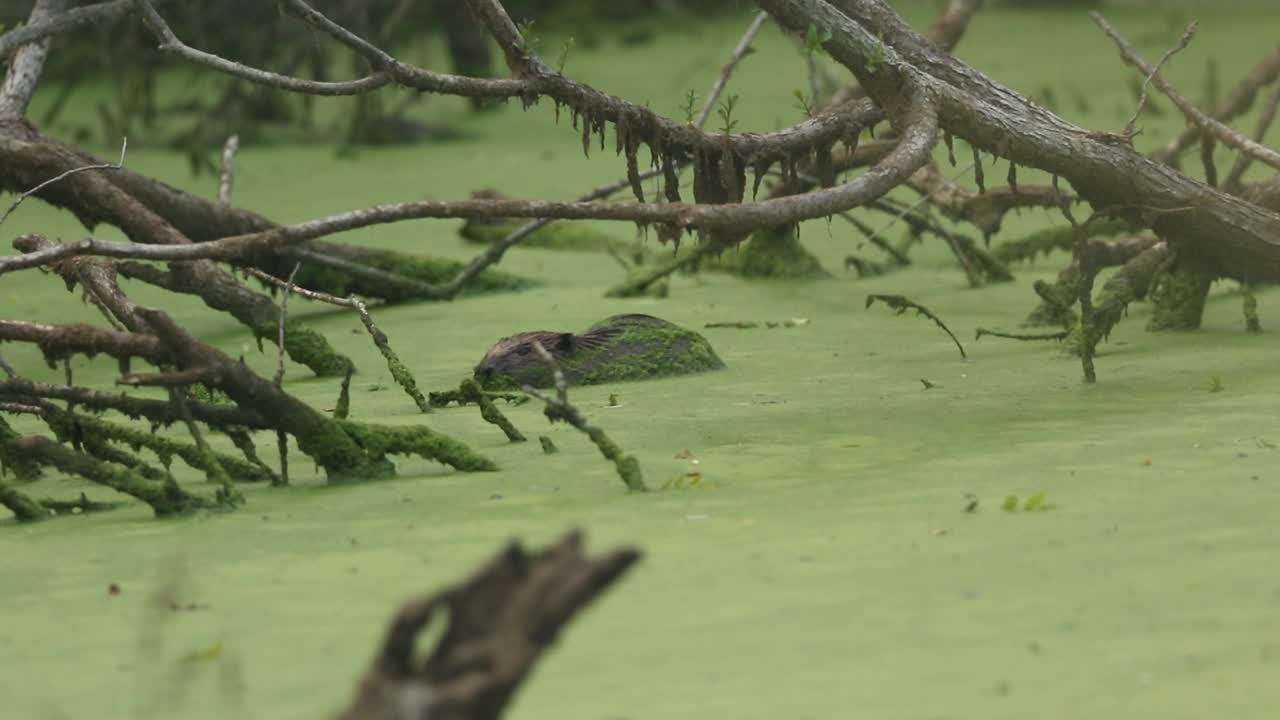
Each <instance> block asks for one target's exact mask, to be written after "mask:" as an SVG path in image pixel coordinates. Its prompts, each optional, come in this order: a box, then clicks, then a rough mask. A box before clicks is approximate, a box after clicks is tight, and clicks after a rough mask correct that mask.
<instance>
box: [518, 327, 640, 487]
mask: <svg viewBox="0 0 1280 720" xmlns="http://www.w3.org/2000/svg"><path fill="white" fill-rule="evenodd" d="M533 350H534V352H536V353H537V354H538V357H539V358H540V359H541V360H542V362H544V363H546V365H547V367H548V368H550V369H551V376H552V378H553V380H554V382H555V388H556V395H555V397H551V396H550V395H547V394H545V393H543V392H542V391H541V390H538V389H537V388H534V387H531V386H529V385H525V386H524V387H522V388H521V389H522V390H524V392H526V393H527V394H529V395H532V396H533V397H535V398H537V399H539V400H541V401H542V402H544V403H546V405H547V407H546V409H545V410H544V411H543V413H544V414H545V415H546V416H547V419H548V420H550V421H551V422H556V421H557V420H560V421H563V422H567V423H569V424H570V425H572V426H573V427H575V428H577V429H578V430H581V431H582V432H584V433H586V434H587V437H589V438H591V442H593V443H595V446H596V447H597V448H599V449H600V454H601V455H604V457H605V459H606V460H610V461H612V462H613V464H614V465H615V466H616V467H617V469H618V477H620V478H622V482H623V483H625V484H626V486H627V489H628V490H631V491H633V492H644V491H645V490H647V489H648V488H646V487H645V485H644V478H643V477H642V476H641V475H640V462H639V461H638V460H636V459H635V457H633V456H631V455H623V454H622V448H620V447H618V446H617V445H615V444H614V442H613V441H612V440H610V439H609V438H608V436H606V435H605V434H604V430H601V429H600V428H599V427H597V426H595V425H592V424H591V422H590V421H589V420H587V418H586V417H584V416H583V414H582V413H581V412H579V411H578V408H576V407H574V406H573V405H572V404H570V402H569V388H568V383H567V382H566V381H565V377H564V371H563V370H561V369H560V363H557V362H556V359H555V358H554V357H552V356H551V353H549V352H547V349H546V348H545V347H543V346H542V343H540V342H538V341H537V340H534V341H533Z"/></svg>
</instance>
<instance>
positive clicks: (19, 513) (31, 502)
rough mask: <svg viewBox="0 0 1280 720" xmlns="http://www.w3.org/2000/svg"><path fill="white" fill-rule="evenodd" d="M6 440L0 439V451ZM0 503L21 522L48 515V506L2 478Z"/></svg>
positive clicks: (1, 451)
mask: <svg viewBox="0 0 1280 720" xmlns="http://www.w3.org/2000/svg"><path fill="white" fill-rule="evenodd" d="M7 442H8V441H0V453H3V452H4V450H3V446H4V445H6V444H7ZM0 505H3V506H4V507H7V508H9V512H11V513H13V517H14V518H16V519H17V521H18V522H22V523H30V522H39V521H41V520H46V519H48V518H49V517H50V512H49V508H47V507H45V506H44V505H41V504H40V501H38V500H36V499H34V498H32V497H30V496H28V495H27V494H26V493H24V492H22V491H21V490H18V489H17V488H15V487H13V486H11V485H9V484H8V483H6V482H5V481H3V480H0Z"/></svg>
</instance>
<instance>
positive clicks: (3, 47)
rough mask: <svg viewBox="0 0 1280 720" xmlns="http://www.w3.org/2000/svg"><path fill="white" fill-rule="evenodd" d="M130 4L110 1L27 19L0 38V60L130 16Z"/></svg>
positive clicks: (125, 1) (130, 0)
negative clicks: (34, 45)
mask: <svg viewBox="0 0 1280 720" xmlns="http://www.w3.org/2000/svg"><path fill="white" fill-rule="evenodd" d="M133 11H134V8H133V0H112V1H111V2H104V3H98V4H97V5H86V6H84V7H78V8H72V9H71V10H67V11H66V12H64V13H61V14H58V15H55V16H53V17H52V18H48V19H45V20H44V21H42V22H33V21H32V20H30V19H28V21H27V23H26V24H25V25H23V26H22V27H19V28H15V29H13V30H10V31H9V32H7V33H5V34H3V35H0V58H3V57H5V56H7V55H8V54H9V53H11V52H13V51H14V50H15V49H16V48H18V47H21V46H22V45H27V44H29V43H33V42H36V41H38V40H43V39H45V38H47V37H50V36H53V35H65V34H67V33H69V32H72V31H74V30H79V29H80V28H83V27H88V26H90V25H98V24H101V23H103V22H106V21H108V20H114V19H116V18H119V17H123V16H125V15H128V14H129V13H132V12H133Z"/></svg>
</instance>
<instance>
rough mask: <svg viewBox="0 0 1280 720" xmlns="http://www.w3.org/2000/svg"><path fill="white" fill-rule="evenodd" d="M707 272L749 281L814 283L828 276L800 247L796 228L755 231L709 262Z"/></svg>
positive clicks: (782, 227) (803, 248) (785, 226)
mask: <svg viewBox="0 0 1280 720" xmlns="http://www.w3.org/2000/svg"><path fill="white" fill-rule="evenodd" d="M706 268H707V269H708V270H716V271H719V272H726V273H731V274H733V275H741V276H742V277H748V278H785V279H794V280H814V279H818V278H825V277H828V276H829V275H830V273H828V272H827V271H826V270H824V269H823V267H822V264H821V263H819V262H818V258H816V257H814V256H813V254H812V253H810V252H809V251H808V250H806V249H805V247H804V245H801V244H800V237H799V231H798V228H797V226H795V225H784V226H781V227H775V228H768V229H765V230H758V231H756V232H754V233H752V235H751V237H750V239H748V240H747V241H746V242H744V243H743V244H742V245H740V246H738V247H737V248H736V249H732V250H727V251H725V252H724V254H722V255H720V256H719V257H717V258H715V259H714V260H712V261H711V262H710V263H708V264H707V265H706Z"/></svg>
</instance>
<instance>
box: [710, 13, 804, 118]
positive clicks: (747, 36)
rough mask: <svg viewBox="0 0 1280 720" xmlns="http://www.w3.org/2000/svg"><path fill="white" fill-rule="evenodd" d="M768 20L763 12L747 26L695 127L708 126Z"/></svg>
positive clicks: (767, 16) (767, 14)
mask: <svg viewBox="0 0 1280 720" xmlns="http://www.w3.org/2000/svg"><path fill="white" fill-rule="evenodd" d="M768 19H769V13H767V12H763V11H761V12H760V13H758V14H757V15H756V17H755V19H754V20H752V21H751V24H750V25H748V26H747V31H746V32H744V33H742V37H741V38H738V44H737V45H736V46H735V47H734V48H733V54H732V55H730V56H729V61H728V62H726V63H725V64H724V66H723V67H721V68H720V76H719V77H717V78H716V80H715V82H714V83H712V85H711V92H709V93H707V99H706V101H705V102H703V103H702V109H701V110H699V111H698V117H697V119H696V120H694V121H693V126H694V127H696V128H702V127H703V126H704V125H706V124H707V118H709V117H711V111H712V110H715V107H716V101H717V100H719V99H720V94H721V93H723V92H724V89H725V87H726V86H727V85H728V84H729V78H730V77H732V76H733V71H734V69H736V68H737V67H738V63H740V62H742V58H744V57H746V56H747V55H748V54H749V53H750V52H751V41H752V40H754V39H755V37H756V33H758V32H760V28H761V27H763V26H764V23H765V21H766V20H768ZM815 102H816V100H815Z"/></svg>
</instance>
